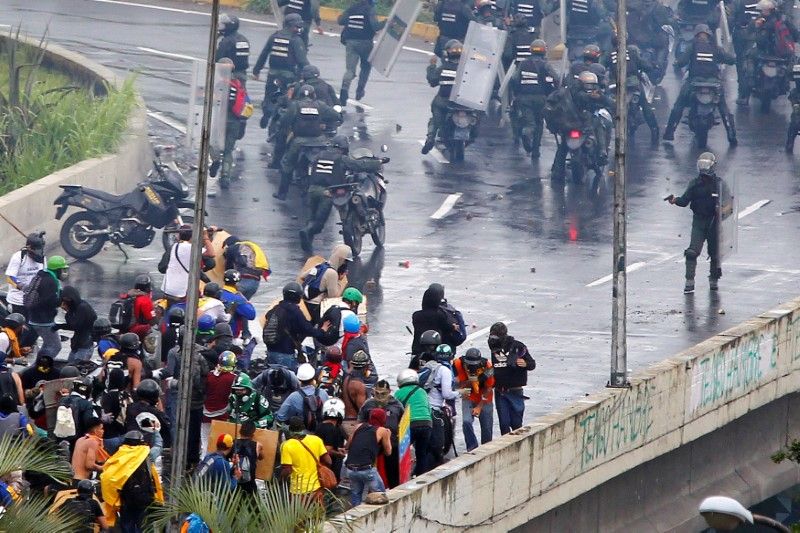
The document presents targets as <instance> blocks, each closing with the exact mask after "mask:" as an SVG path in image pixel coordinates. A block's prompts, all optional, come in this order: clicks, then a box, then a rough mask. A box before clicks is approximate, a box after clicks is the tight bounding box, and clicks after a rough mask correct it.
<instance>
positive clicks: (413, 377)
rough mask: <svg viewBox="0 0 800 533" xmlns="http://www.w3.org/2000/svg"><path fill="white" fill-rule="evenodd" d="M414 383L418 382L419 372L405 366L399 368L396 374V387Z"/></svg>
mask: <svg viewBox="0 0 800 533" xmlns="http://www.w3.org/2000/svg"><path fill="white" fill-rule="evenodd" d="M415 383H419V374H417V371H416V370H413V369H411V368H406V369H403V370H401V371H400V373H399V374H397V386H398V387H402V386H403V385H410V384H415Z"/></svg>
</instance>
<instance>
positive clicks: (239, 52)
mask: <svg viewBox="0 0 800 533" xmlns="http://www.w3.org/2000/svg"><path fill="white" fill-rule="evenodd" d="M235 38H236V56H235V57H233V58H231V59H233V70H234V72H247V69H248V67H249V66H250V41H248V40H247V38H245V36H244V35H240V34H238V33H237V34H236V36H235Z"/></svg>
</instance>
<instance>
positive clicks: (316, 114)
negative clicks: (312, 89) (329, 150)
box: [292, 98, 322, 137]
mask: <svg viewBox="0 0 800 533" xmlns="http://www.w3.org/2000/svg"><path fill="white" fill-rule="evenodd" d="M297 104H298V107H297V117H296V118H295V122H294V127H293V128H292V131H293V132H294V135H295V137H319V136H320V135H322V119H321V118H320V111H319V105H318V104H317V103H316V102H315V101H314V100H309V99H307V98H306V99H305V100H300V101H299V102H297Z"/></svg>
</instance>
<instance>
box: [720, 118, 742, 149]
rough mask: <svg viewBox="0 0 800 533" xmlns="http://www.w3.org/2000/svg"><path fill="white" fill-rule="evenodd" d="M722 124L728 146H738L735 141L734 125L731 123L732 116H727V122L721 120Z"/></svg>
mask: <svg viewBox="0 0 800 533" xmlns="http://www.w3.org/2000/svg"><path fill="white" fill-rule="evenodd" d="M722 124H723V125H724V126H725V132H726V133H727V134H728V144H730V145H731V146H736V145H737V144H739V141H738V139H736V123H735V122H734V121H733V115H728V117H727V120H723V121H722Z"/></svg>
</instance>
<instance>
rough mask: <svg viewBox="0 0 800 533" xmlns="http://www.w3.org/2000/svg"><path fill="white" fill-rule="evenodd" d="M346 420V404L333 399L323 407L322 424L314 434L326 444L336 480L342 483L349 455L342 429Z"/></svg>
mask: <svg viewBox="0 0 800 533" xmlns="http://www.w3.org/2000/svg"><path fill="white" fill-rule="evenodd" d="M342 420H344V403H343V402H342V400H340V399H339V398H331V399H330V400H328V401H327V402H325V405H323V406H322V423H321V424H317V429H316V430H315V431H314V433H315V434H316V435H317V436H318V437H319V438H321V439H322V442H324V443H325V448H326V449H327V450H328V455H330V456H331V463H332V466H331V469H332V470H333V473H334V474H336V480H337V481H341V477H342V465H343V464H344V458H345V456H346V455H347V451H346V450H345V443H346V442H347V434H346V433H345V431H344V429H343V428H342Z"/></svg>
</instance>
